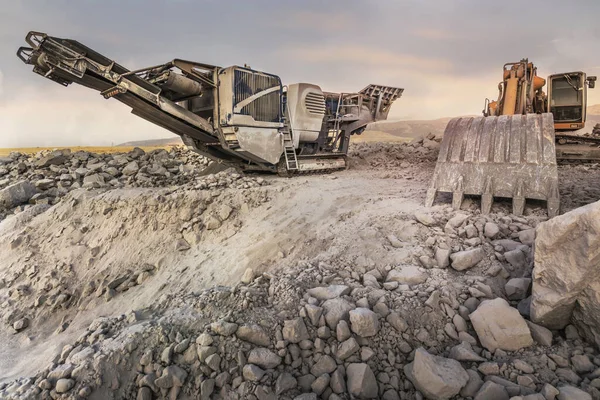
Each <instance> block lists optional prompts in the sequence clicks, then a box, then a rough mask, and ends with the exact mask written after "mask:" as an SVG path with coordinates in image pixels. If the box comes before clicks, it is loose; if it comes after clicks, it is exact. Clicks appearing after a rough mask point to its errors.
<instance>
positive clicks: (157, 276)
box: [0, 139, 600, 400]
mask: <svg viewBox="0 0 600 400" xmlns="http://www.w3.org/2000/svg"><path fill="white" fill-rule="evenodd" d="M437 145H439V143H438V142H436V141H434V140H431V139H419V140H416V141H414V142H412V143H409V144H393V145H389V144H387V145H383V144H377V143H363V144H356V145H353V146H352V148H351V153H350V159H351V166H350V168H349V169H348V170H345V171H339V172H336V173H333V174H329V175H306V176H295V177H293V178H289V179H288V178H279V177H276V176H265V175H248V176H244V175H241V174H238V173H236V172H235V171H232V170H227V171H223V172H220V173H218V174H215V175H207V176H202V175H201V174H191V175H190V176H188V175H184V174H182V176H181V179H184V181H182V182H183V183H182V184H181V185H177V186H164V185H166V184H167V183H168V180H163V179H162V177H161V178H160V179H157V180H156V181H153V182H156V183H155V184H154V185H153V186H150V187H129V186H127V182H128V178H122V179H123V182H122V185H115V186H113V185H112V184H109V185H105V186H103V187H96V188H94V187H93V186H90V187H87V188H77V189H76V188H73V189H71V190H69V191H67V192H66V193H65V194H64V195H63V196H61V197H60V201H57V202H51V203H52V204H28V205H21V206H18V207H16V208H14V209H12V210H14V215H10V216H9V217H8V218H6V219H4V220H3V221H2V222H1V223H0V253H1V254H2V255H3V257H2V259H0V304H1V307H0V317H1V323H0V343H2V344H1V345H0V360H1V361H0V371H1V373H0V375H1V376H2V377H3V378H2V380H1V382H2V383H0V398H10V399H12V398H15V399H16V398H31V399H34V398H64V399H81V398H90V399H105V398H115V399H131V398H139V399H162V398H171V399H175V398H177V399H192V398H198V397H200V398H207V399H208V398H215V399H230V398H231V399H242V398H258V399H271V398H273V399H274V398H283V399H297V398H298V399H313V398H314V399H316V398H323V399H333V400H336V399H349V398H351V396H354V397H355V398H356V397H362V398H384V399H412V398H415V397H416V396H418V395H417V392H418V389H419V388H422V387H423V386H422V385H423V382H421V381H419V376H423V375H418V374H416V375H415V374H413V372H414V371H419V370H422V369H423V368H428V367H427V365H426V364H427V363H426V361H423V360H428V358H427V356H426V353H429V354H432V355H436V356H439V357H440V359H437V360H438V361H439V362H440V363H448V361H447V360H444V359H445V358H452V359H454V360H456V361H457V362H459V363H460V365H461V368H464V369H465V370H466V372H465V373H463V374H460V375H461V376H462V377H464V376H466V375H465V374H467V375H468V376H469V379H468V382H467V383H466V384H465V382H463V380H462V378H461V379H460V382H461V383H460V385H458V386H456V385H455V386H453V388H452V390H453V393H457V391H458V390H460V396H461V397H459V398H472V397H475V395H476V394H477V392H478V391H480V390H481V391H483V392H482V393H481V394H480V395H479V396H480V397H481V396H485V393H484V392H485V391H487V390H491V389H490V385H492V384H493V385H498V386H499V388H495V389H496V390H499V391H503V393H506V396H507V397H508V395H509V394H510V396H518V395H522V396H526V395H529V394H533V393H536V392H537V393H539V392H542V391H545V392H546V393H550V392H552V391H553V390H557V389H555V387H558V388H559V389H560V390H565V393H566V392H567V391H568V390H572V389H562V387H564V386H565V385H571V386H577V387H579V388H581V389H583V390H585V391H587V392H589V393H591V394H593V395H594V396H597V395H600V393H598V391H597V389H596V388H595V386H594V385H592V384H591V382H592V381H593V379H595V378H596V375H595V372H594V369H595V367H594V366H595V365H596V364H595V363H596V361H597V360H600V357H599V354H598V353H597V351H596V349H594V348H591V347H589V346H588V345H586V344H585V343H584V342H583V341H582V340H581V338H580V337H579V336H578V334H577V332H576V330H575V331H573V329H574V328H573V327H567V329H566V330H565V331H554V332H551V331H544V328H542V327H538V326H534V325H527V328H526V329H525V330H526V331H527V332H525V333H528V332H529V330H531V335H532V337H533V338H534V339H535V340H536V344H534V345H533V346H530V347H523V348H519V349H518V350H517V351H514V350H513V349H510V350H507V349H503V348H502V347H499V348H497V349H493V350H490V349H489V348H488V347H489V345H488V343H490V342H494V343H500V345H499V346H506V344H505V343H509V345H510V343H513V342H515V341H512V340H511V336H510V335H511V331H510V329H509V330H506V329H505V327H503V325H502V323H501V322H499V323H497V324H494V322H493V318H492V321H490V318H487V319H486V320H485V321H484V323H487V324H489V326H486V327H484V328H480V326H481V322H480V323H478V324H479V325H478V326H475V325H473V324H472V323H471V321H470V315H471V313H472V312H474V311H475V310H476V309H477V308H478V307H479V305H480V304H487V305H486V306H485V307H492V306H496V305H497V304H498V303H493V304H491V305H490V303H485V301H486V300H492V299H498V298H501V299H505V300H506V301H507V302H506V304H504V303H502V304H500V305H502V307H503V308H502V310H501V311H502V312H504V313H506V314H511V318H513V319H514V320H515V321H517V323H518V324H519V325H520V326H525V325H524V324H525V321H524V318H525V319H526V318H528V309H529V306H528V301H529V299H528V295H529V283H530V281H531V267H532V252H531V246H532V241H533V235H534V229H535V227H536V226H537V225H538V223H540V221H543V220H544V219H545V217H543V207H542V206H543V205H540V204H535V203H534V204H529V203H528V206H527V208H526V216H524V217H515V216H512V215H510V214H509V212H510V209H511V204H510V202H502V201H498V202H495V203H494V207H493V209H492V214H490V215H485V216H484V215H481V214H480V211H479V206H478V205H477V204H476V203H477V201H476V200H474V199H466V200H465V202H464V203H463V210H462V211H459V212H455V211H453V210H452V209H451V207H450V206H449V203H448V202H443V201H441V202H440V203H438V204H437V205H436V206H434V207H433V208H430V209H425V208H424V207H423V206H422V205H423V200H424V198H425V192H426V190H427V187H428V185H429V179H430V178H431V175H432V173H433V169H434V166H435V158H436V152H437V151H436V146H437ZM113 157H114V156H113ZM160 157H164V155H163V156H160ZM182 157H185V154H184V153H182V154H181V155H177V156H173V158H172V159H171V160H181V159H182ZM113 160H114V158H113ZM110 162H111V160H109V161H107V163H106V167H104V168H105V169H106V168H109V163H110ZM129 162H131V161H129ZM154 163H156V161H151V162H150V165H149V166H150V167H151V164H154ZM182 164H186V163H182ZM163 166H164V165H163ZM165 168H166V169H167V170H168V168H167V167H165ZM50 171H51V170H50ZM564 172H565V173H568V174H571V175H570V176H572V177H574V178H577V177H581V176H585V174H587V172H588V171H584V170H582V169H579V167H578V168H575V169H572V170H571V169H568V170H567V169H565V170H564ZM138 173H139V172H138ZM11 174H12V172H11ZM121 174H123V172H122V171H121ZM142 174H144V173H143V172H142ZM15 176H17V177H18V175H15ZM59 176H60V175H59ZM586 179H587V178H586ZM590 179H591V178H590ZM59 181H60V179H59ZM117 181H119V179H118V178H117ZM131 182H132V185H135V182H136V180H132V181H131ZM561 183H562V181H561ZM10 184H12V182H10ZM565 187H568V186H565ZM562 192H563V187H561V193H562ZM571 195H573V196H576V195H577V194H576V193H570V194H568V195H567V196H571ZM590 196H591V195H590ZM441 200H443V199H441ZM573 200H575V199H574V198H573V199H570V198H569V197H567V199H566V200H563V204H565V203H566V204H570V203H568V202H569V201H573ZM571 204H572V203H571ZM485 307H484V308H485ZM511 307H512V308H511ZM515 308H518V310H519V312H520V313H521V314H522V316H521V315H518V314H519V312H516V310H515ZM482 309H483V308H482ZM493 314H494V313H493ZM498 315H503V314H501V313H498ZM534 331H535V334H533V332H534ZM521 333H523V332H521ZM521 333H520V334H521ZM488 336H489V337H488ZM499 338H503V339H504V342H502V341H500V339H499ZM490 339H493V340H490ZM502 343H504V344H502ZM486 346H488V347H486ZM495 346H496V345H495ZM523 346H527V344H525V345H523ZM417 352H418V354H419V355H420V356H419V358H418V359H417V358H416V357H415V354H417ZM440 360H441V361H440ZM586 360H587V361H586ZM408 365H410V368H409V367H408ZM448 365H450V364H448ZM453 365H455V364H453ZM590 365H591V366H592V367H590ZM590 368H592V369H590ZM406 371H413V372H410V373H408V374H407V372H406ZM427 373H428V374H429V375H428V376H431V374H433V375H435V374H442V375H443V374H444V372H443V368H442V369H440V370H431V371H428V372H427ZM438 378H439V379H440V381H441V382H445V381H447V380H448V379H450V378H448V377H446V378H447V379H445V378H444V376H441V377H438ZM436 379H437V378H436ZM465 379H466V378H465ZM484 379H485V380H486V381H491V383H489V384H487V383H486V385H485V386H483V387H482V384H483V380H484ZM546 383H547V384H551V385H553V386H544V384H546ZM461 385H462V386H461ZM428 390H432V391H433V390H437V389H436V388H435V387H433V386H432V387H428ZM439 390H442V388H440V389H439ZM444 390H446V389H444ZM448 390H449V389H448ZM440 393H441V392H440ZM486 393H487V392H486Z"/></svg>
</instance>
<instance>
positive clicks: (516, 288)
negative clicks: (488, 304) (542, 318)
mask: <svg viewBox="0 0 600 400" xmlns="http://www.w3.org/2000/svg"><path fill="white" fill-rule="evenodd" d="M529 285H531V279H530V278H513V279H511V280H509V281H508V282H506V285H504V291H505V292H506V296H508V298H509V299H510V300H522V299H524V298H525V297H527V292H528V291H529Z"/></svg>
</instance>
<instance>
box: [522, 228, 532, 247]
mask: <svg viewBox="0 0 600 400" xmlns="http://www.w3.org/2000/svg"><path fill="white" fill-rule="evenodd" d="M519 240H520V241H521V243H523V244H526V245H527V246H531V245H532V244H533V242H534V241H535V229H526V230H524V231H521V232H519Z"/></svg>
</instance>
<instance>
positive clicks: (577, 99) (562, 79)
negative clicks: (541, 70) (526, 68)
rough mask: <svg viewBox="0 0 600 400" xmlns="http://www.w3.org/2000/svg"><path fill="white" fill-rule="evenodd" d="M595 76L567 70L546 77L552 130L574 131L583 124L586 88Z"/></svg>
mask: <svg viewBox="0 0 600 400" xmlns="http://www.w3.org/2000/svg"><path fill="white" fill-rule="evenodd" d="M595 84H596V77H595V76H590V77H586V74H585V73H584V72H567V73H561V74H554V75H550V76H549V77H548V111H549V112H550V113H552V115H553V117H554V130H556V131H563V132H564V131H575V130H578V129H583V127H584V125H585V117H586V106H587V88H588V86H589V87H590V88H594V86H595Z"/></svg>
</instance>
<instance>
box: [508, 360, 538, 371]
mask: <svg viewBox="0 0 600 400" xmlns="http://www.w3.org/2000/svg"><path fill="white" fill-rule="evenodd" d="M513 365H514V366H515V368H516V369H518V370H519V371H521V372H523V373H525V374H533V372H534V369H533V367H532V366H531V365H529V364H528V363H526V362H525V361H523V360H519V359H516V360H513Z"/></svg>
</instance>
